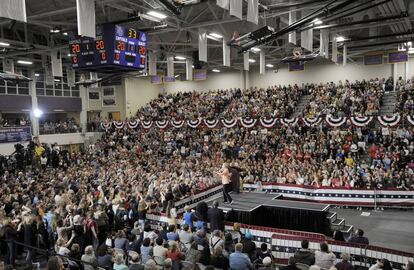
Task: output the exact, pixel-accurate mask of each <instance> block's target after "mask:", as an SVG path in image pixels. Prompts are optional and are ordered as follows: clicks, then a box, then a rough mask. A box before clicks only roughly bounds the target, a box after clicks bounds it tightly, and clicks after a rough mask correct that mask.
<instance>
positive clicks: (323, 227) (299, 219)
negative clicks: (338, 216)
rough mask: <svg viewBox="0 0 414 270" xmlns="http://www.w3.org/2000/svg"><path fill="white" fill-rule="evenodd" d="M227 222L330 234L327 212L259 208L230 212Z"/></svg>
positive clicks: (270, 207) (268, 207) (264, 206)
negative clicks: (249, 210)
mask: <svg viewBox="0 0 414 270" xmlns="http://www.w3.org/2000/svg"><path fill="white" fill-rule="evenodd" d="M227 220H228V221H231V222H240V223H244V224H249V225H256V226H265V227H272V228H280V229H289V230H297V231H306V232H316V233H322V234H325V235H330V234H331V229H330V222H329V220H328V218H327V212H323V211H312V210H306V209H292V208H279V207H274V206H266V205H263V206H260V207H258V208H256V209H255V210H253V211H251V212H245V211H235V210H233V211H230V212H228V215H227Z"/></svg>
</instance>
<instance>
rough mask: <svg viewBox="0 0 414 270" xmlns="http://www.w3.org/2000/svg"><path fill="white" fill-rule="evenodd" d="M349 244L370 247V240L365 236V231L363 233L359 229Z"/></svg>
mask: <svg viewBox="0 0 414 270" xmlns="http://www.w3.org/2000/svg"><path fill="white" fill-rule="evenodd" d="M349 242H350V243H356V244H363V245H369V240H368V238H366V237H365V236H364V231H363V230H361V229H358V230H357V231H356V232H355V235H354V236H352V237H351V238H350V239H349Z"/></svg>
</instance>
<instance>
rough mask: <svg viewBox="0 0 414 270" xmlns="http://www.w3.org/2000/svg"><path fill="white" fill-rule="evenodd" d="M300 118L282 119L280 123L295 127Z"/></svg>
mask: <svg viewBox="0 0 414 270" xmlns="http://www.w3.org/2000/svg"><path fill="white" fill-rule="evenodd" d="M298 121H299V118H281V119H280V123H282V125H284V126H294V125H296V124H297V123H298Z"/></svg>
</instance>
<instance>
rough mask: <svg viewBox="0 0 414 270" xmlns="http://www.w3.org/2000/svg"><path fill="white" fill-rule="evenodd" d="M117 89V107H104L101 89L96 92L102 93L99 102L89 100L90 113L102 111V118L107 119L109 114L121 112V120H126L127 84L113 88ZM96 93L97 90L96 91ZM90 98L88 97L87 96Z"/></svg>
mask: <svg viewBox="0 0 414 270" xmlns="http://www.w3.org/2000/svg"><path fill="white" fill-rule="evenodd" d="M113 87H114V88H115V99H116V106H103V103H102V99H103V93H102V89H101V88H99V89H97V90H96V91H100V99H99V100H89V98H88V102H87V104H88V111H100V112H101V117H104V118H107V117H108V113H109V112H121V119H124V118H125V83H122V85H116V86H113ZM94 91H95V90H94ZM87 97H88V95H87Z"/></svg>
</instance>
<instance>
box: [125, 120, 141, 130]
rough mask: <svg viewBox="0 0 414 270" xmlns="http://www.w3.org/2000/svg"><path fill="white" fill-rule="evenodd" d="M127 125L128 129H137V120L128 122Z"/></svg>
mask: <svg viewBox="0 0 414 270" xmlns="http://www.w3.org/2000/svg"><path fill="white" fill-rule="evenodd" d="M127 124H128V127H129V128H132V129H134V128H137V127H138V125H139V120H129V121H128V122H127Z"/></svg>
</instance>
